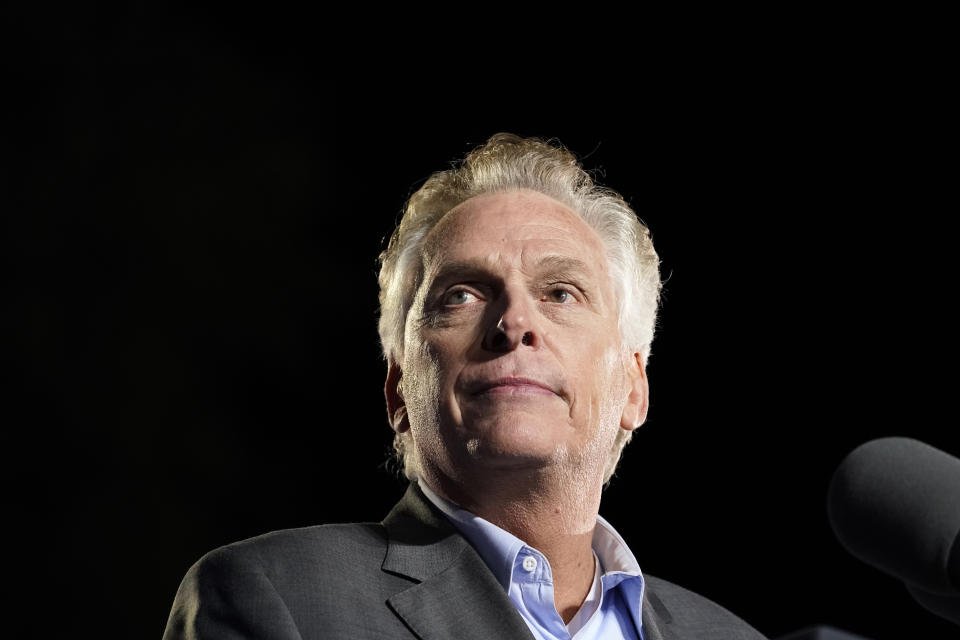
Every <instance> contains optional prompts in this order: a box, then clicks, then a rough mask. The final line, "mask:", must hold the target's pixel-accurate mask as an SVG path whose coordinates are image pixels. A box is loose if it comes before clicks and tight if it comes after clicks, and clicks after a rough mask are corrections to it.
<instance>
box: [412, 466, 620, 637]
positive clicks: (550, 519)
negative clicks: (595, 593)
mask: <svg viewBox="0 0 960 640" xmlns="http://www.w3.org/2000/svg"><path fill="white" fill-rule="evenodd" d="M550 475H551V474H545V472H543V471H542V470H537V471H534V472H523V473H521V474H520V476H521V477H517V474H509V473H508V474H503V473H499V472H498V473H490V472H487V473H486V474H484V476H485V477H484V478H483V479H480V478H475V479H472V480H470V481H464V480H461V479H457V480H453V479H451V478H448V477H446V476H443V475H441V474H438V473H432V474H424V477H423V478H422V479H421V482H426V483H427V484H428V485H429V486H430V488H431V489H433V490H434V491H435V492H436V493H437V494H439V495H440V496H443V497H444V498H446V499H447V500H450V501H451V502H454V503H456V504H458V505H459V506H460V507H462V508H463V509H466V510H467V511H469V512H471V513H473V514H474V515H477V516H480V517H481V518H483V519H484V520H487V521H488V522H491V523H493V524H495V525H497V526H498V527H500V528H501V529H503V530H505V531H508V532H509V533H511V534H513V535H514V536H516V537H517V538H519V539H520V540H522V541H523V542H525V543H526V544H527V545H529V546H531V547H533V548H534V549H536V550H537V551H539V552H540V553H542V554H543V555H544V556H546V558H547V561H548V562H549V563H550V569H551V572H552V574H553V592H554V601H555V605H556V607H557V612H558V613H559V614H560V616H561V618H563V621H564V623H568V622H570V620H571V619H572V618H573V616H574V615H575V614H576V612H577V610H578V609H579V608H580V605H581V604H583V601H584V599H586V597H587V595H588V594H589V592H590V587H591V586H592V584H593V577H594V570H595V567H594V557H593V548H592V545H591V543H592V540H593V529H594V527H595V526H596V522H597V513H598V511H599V509H600V493H601V488H602V487H601V480H600V479H596V481H594V482H584V480H583V477H582V476H581V477H580V478H571V477H563V478H558V477H545V476H550ZM554 475H555V474H554ZM564 475H566V474H564ZM491 476H492V477H491Z"/></svg>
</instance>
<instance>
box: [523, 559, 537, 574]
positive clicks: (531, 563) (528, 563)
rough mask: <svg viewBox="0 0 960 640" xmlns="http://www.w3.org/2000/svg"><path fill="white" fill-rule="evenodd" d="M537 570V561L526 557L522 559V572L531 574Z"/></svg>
mask: <svg viewBox="0 0 960 640" xmlns="http://www.w3.org/2000/svg"><path fill="white" fill-rule="evenodd" d="M536 568H537V561H536V559H534V558H531V557H530V556H527V557H526V558H524V559H523V570H524V571H528V572H530V573H533V570H534V569H536Z"/></svg>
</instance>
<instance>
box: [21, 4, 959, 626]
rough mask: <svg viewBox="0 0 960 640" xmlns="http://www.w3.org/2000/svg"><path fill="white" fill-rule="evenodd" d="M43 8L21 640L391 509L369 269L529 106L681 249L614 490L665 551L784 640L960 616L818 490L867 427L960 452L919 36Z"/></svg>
mask: <svg viewBox="0 0 960 640" xmlns="http://www.w3.org/2000/svg"><path fill="white" fill-rule="evenodd" d="M16 17H17V18H18V20H15V21H14V25H15V26H16V27H17V28H18V29H19V30H20V33H21V35H23V36H25V38H23V41H22V45H17V46H15V47H10V52H9V53H10V55H9V56H8V58H7V59H8V61H9V62H12V64H11V66H10V69H9V73H8V74H7V79H8V89H12V93H10V94H8V95H12V96H15V99H13V100H11V101H10V105H9V106H11V107H12V111H10V112H9V114H10V115H9V117H8V118H7V121H8V125H9V126H7V127H5V131H4V136H5V145H4V146H5V148H6V149H7V151H8V153H7V154H5V155H6V156H7V166H6V169H7V172H6V176H5V182H6V184H5V186H6V189H7V195H8V197H9V202H10V206H9V207H8V208H7V211H6V212H5V213H4V215H3V219H4V222H3V224H4V227H5V232H4V235H3V254H4V258H5V260H6V261H7V263H8V264H7V266H8V269H7V270H8V272H10V273H12V275H13V276H14V278H13V285H12V286H11V287H9V288H8V289H7V294H6V295H5V296H4V297H5V299H6V300H5V302H6V308H7V310H8V311H6V312H5V313H4V323H5V324H6V325H7V326H8V329H9V331H8V335H9V336H10V337H11V338H12V339H11V341H10V346H9V349H8V350H7V354H8V356H7V358H6V360H7V361H8V363H10V364H11V365H12V367H11V371H12V373H13V380H12V381H11V384H10V385H9V386H8V388H9V389H10V390H12V391H13V396H14V399H13V401H12V402H11V403H10V404H9V405H8V406H9V407H10V410H9V415H10V417H11V419H10V421H9V422H8V426H7V429H6V430H5V435H6V436H7V442H8V446H7V447H6V448H5V449H6V456H7V457H8V464H7V465H6V468H7V469H8V470H12V472H11V481H10V482H9V483H8V487H10V489H11V499H10V501H9V503H10V504H11V505H12V506H13V507H15V510H14V513H15V514H17V515H16V517H15V519H13V520H12V521H10V522H8V531H9V532H11V533H13V534H14V536H15V538H16V540H17V542H16V543H15V546H12V547H11V549H12V553H11V554H10V556H11V559H12V561H13V564H12V566H13V567H15V569H11V571H15V572H16V573H15V577H16V585H17V587H18V588H17V591H18V593H19V594H20V595H21V596H22V602H21V603H20V607H21V608H20V612H19V614H15V615H14V618H15V620H17V621H19V622H21V623H23V624H24V627H25V629H26V630H32V631H24V632H22V633H24V634H25V636H26V635H30V634H31V633H33V634H36V635H37V636H38V637H57V636H73V637H76V636H82V635H90V636H96V637H159V635H160V634H161V632H162V630H163V627H164V624H165V621H166V616H167V612H168V610H169V606H170V603H171V602H172V599H173V596H174V593H175V591H176V588H177V585H178V583H179V581H180V579H181V577H182V576H183V574H184V572H185V571H186V570H187V569H188V568H189V566H190V565H191V564H192V563H193V562H194V561H196V560H197V559H198V558H199V557H200V556H201V555H202V554H203V553H205V552H206V551H208V550H210V549H212V548H214V547H216V546H218V545H222V544H225V543H228V542H231V541H234V540H237V539H241V538H244V537H249V536H253V535H256V534H259V533H262V532H265V531H268V530H272V529H277V528H283V527H295V526H304V525H311V524H316V523H321V522H336V521H355V520H379V519H380V518H382V517H383V515H385V513H386V512H387V510H388V509H389V507H390V506H391V505H392V504H393V502H394V501H395V500H396V499H397V498H398V497H399V496H400V495H401V493H402V492H403V482H401V481H399V480H398V479H396V478H395V477H394V476H393V475H391V473H390V472H388V471H387V470H386V469H385V468H384V462H385V460H386V458H387V452H388V450H389V446H390V442H391V437H390V436H391V433H390V431H389V428H388V426H387V424H386V420H385V410H384V408H383V401H382V392H381V389H382V386H381V385H382V379H383V376H384V372H385V367H384V364H383V362H382V360H381V357H380V354H379V349H378V343H377V333H376V296H377V287H376V278H375V274H376V264H375V257H376V255H377V253H378V252H379V250H380V249H381V247H382V240H383V238H384V237H385V236H387V235H388V234H389V233H390V231H391V230H392V227H393V224H394V222H395V220H396V217H397V215H398V214H399V212H400V210H401V208H402V206H403V203H404V200H405V198H406V196H407V195H408V194H409V193H410V192H411V191H412V190H414V189H415V188H417V187H418V186H419V185H420V184H421V183H422V181H423V180H424V179H425V178H426V177H427V176H428V175H429V174H430V172H432V171H434V170H438V169H443V168H445V167H446V166H447V165H448V162H449V161H450V160H452V159H454V158H457V157H460V156H462V155H463V154H464V153H465V152H466V151H468V150H469V149H470V148H471V147H472V146H474V145H476V144H479V143H481V142H483V141H484V140H485V139H486V138H487V137H488V136H489V135H490V134H492V133H494V132H497V131H503V130H506V131H513V132H516V133H519V134H524V135H538V136H544V137H553V136H555V137H558V138H559V139H560V140H561V141H562V142H563V143H564V144H566V145H567V146H568V147H570V148H571V149H572V150H574V151H575V152H577V153H578V154H579V155H580V156H581V157H582V158H583V162H584V164H585V166H587V167H588V168H590V169H592V170H594V171H596V172H597V176H598V179H599V180H600V181H601V182H602V183H604V184H607V185H609V186H611V187H613V188H615V189H617V190H619V191H620V192H621V193H623V194H624V195H625V196H626V198H627V199H628V200H629V201H630V202H631V203H632V204H633V206H634V208H635V209H636V210H637V211H638V213H639V214H640V216H641V217H642V218H643V219H644V220H645V221H646V222H647V223H648V224H649V225H650V227H651V229H652V231H653V237H654V241H655V243H656V246H657V248H658V250H659V252H660V255H661V258H662V261H663V263H662V268H663V275H664V277H665V279H666V285H665V289H664V296H663V307H662V312H661V315H660V327H659V332H658V337H657V338H656V340H655V342H654V348H653V351H654V353H653V357H652V359H651V361H650V366H649V378H650V381H651V387H652V408H651V411H650V417H649V421H648V424H647V425H646V426H645V427H643V429H642V430H640V431H639V432H638V433H637V434H636V437H635V439H634V443H633V444H632V445H631V446H630V447H629V448H628V450H627V452H626V455H625V459H624V462H623V464H622V466H621V470H620V471H619V473H618V477H617V478H616V479H615V481H614V483H613V484H612V486H611V487H610V489H609V490H608V491H607V493H606V497H605V499H604V504H603V508H602V513H603V514H604V515H605V516H606V517H607V518H608V519H609V520H611V521H612V522H613V523H614V524H615V526H617V527H618V529H619V530H620V532H621V533H622V534H623V535H624V536H625V537H626V539H627V540H628V541H629V542H630V544H631V546H632V548H633V549H634V551H635V552H636V554H637V556H638V558H639V560H640V563H641V566H642V567H643V569H644V570H645V571H647V572H649V573H651V574H655V575H659V576H662V577H664V578H667V579H670V580H673V581H676V582H678V583H680V584H682V585H684V586H686V587H688V588H691V589H693V590H695V591H699V592H701V593H703V594H705V595H707V596H709V597H711V598H714V599H715V600H717V601H718V602H720V603H721V604H723V605H725V606H727V607H728V608H730V609H732V610H733V611H735V612H736V613H738V614H740V615H741V616H742V617H744V618H745V619H747V620H748V621H750V622H751V623H753V624H754V625H755V626H756V627H757V628H759V629H760V630H761V631H763V632H764V633H766V634H768V635H770V636H776V635H779V634H782V633H786V632H788V631H791V630H794V629H797V628H800V627H802V626H806V625H809V624H814V623H830V624H833V625H836V626H839V627H842V628H846V629H848V630H850V631H854V632H858V633H862V634H864V635H867V636H871V637H874V638H877V639H878V640H883V639H892V638H902V637H923V638H928V639H933V638H947V637H954V636H955V634H956V627H951V626H950V625H948V624H946V623H941V622H939V621H938V620H937V619H936V618H934V617H933V616H932V615H929V614H927V613H926V612H925V611H923V610H922V609H921V608H920V607H919V606H918V605H916V604H915V603H914V602H913V601H912V600H911V599H910V598H909V596H908V595H907V594H906V592H905V590H904V589H903V587H902V586H901V585H900V584H899V583H898V582H897V581H896V580H894V579H892V578H888V577H886V576H884V575H883V574H881V573H879V572H877V571H875V570H873V569H870V568H868V567H866V566H865V565H862V564H860V563H859V562H857V561H856V560H854V559H852V558H850V557H848V556H847V555H846V553H845V552H844V551H843V550H842V549H841V548H840V547H839V545H838V544H837V543H836V542H835V540H834V539H833V537H832V534H831V532H830V530H829V527H828V524H827V521H826V514H825V491H826V487H827V483H828V481H829V478H830V474H831V472H832V470H833V469H834V468H835V467H836V465H837V464H838V463H839V461H840V460H841V459H842V457H843V456H844V455H845V454H846V453H847V452H849V451H850V450H851V449H852V448H853V447H855V446H856V445H857V444H859V443H861V442H864V441H866V440H868V439H871V438H875V437H880V436H886V435H906V436H912V437H916V438H919V439H922V440H924V441H926V442H929V443H930V444H933V445H934V446H937V447H940V448H942V449H944V450H947V451H949V452H951V453H953V454H955V455H957V454H960V438H958V437H957V435H955V431H954V428H951V427H949V424H951V423H952V422H953V421H952V420H951V419H950V418H949V415H951V413H952V411H949V409H951V408H952V407H950V406H949V405H948V399H947V398H948V397H949V395H950V392H951V391H952V387H953V385H954V382H955V380H956V375H955V373H954V372H953V369H954V367H953V365H952V363H953V362H955V361H956V355H957V353H956V351H957V350H956V340H955V337H954V336H955V333H954V331H953V328H954V327H955V319H954V316H953V313H954V312H950V311H949V308H951V307H950V306H949V300H950V298H951V297H952V295H951V294H950V291H955V289H956V287H955V284H954V275H955V269H954V266H953V262H952V260H951V259H950V253H951V252H950V249H952V246H953V239H952V237H950V236H949V235H948V234H947V233H946V232H945V230H944V227H943V226H941V222H940V220H941V218H942V216H943V215H944V214H945V213H947V211H945V209H946V207H945V205H942V204H941V201H940V192H941V191H942V190H943V188H944V182H945V169H944V168H943V166H942V165H940V164H939V160H940V155H941V153H942V152H941V149H940V148H941V145H942V144H943V143H942V142H941V140H940V138H939V136H940V131H941V128H942V127H943V126H944V125H945V124H946V120H947V119H946V114H947V112H948V109H947V108H946V105H945V104H944V103H943V95H942V94H941V93H940V92H941V88H940V85H939V84H938V83H937V82H936V81H935V75H936V73H935V71H934V70H932V69H930V68H929V67H926V66H923V65H918V64H915V63H916V61H917V58H915V57H914V58H905V57H904V56H905V50H904V47H902V46H901V45H900V44H898V43H897V42H896V41H895V39H894V40H892V41H887V42H883V41H878V42H867V43H866V44H864V45H863V48H860V45H854V44H850V45H845V44H838V42H833V41H831V40H830V39H829V38H827V41H826V42H825V41H823V40H818V39H816V38H807V37H806V36H803V35H801V36H798V37H796V38H795V39H791V40H790V44H789V45H787V46H778V42H777V40H778V37H779V36H778V35H777V34H771V35H770V36H769V37H766V38H763V37H758V38H757V39H756V40H752V41H751V43H749V44H745V43H743V42H742V41H738V40H737V39H735V38H731V39H729V40H725V39H723V38H718V39H715V40H711V41H707V42H702V41H700V40H699V39H698V38H697V37H693V36H691V37H688V38H685V37H684V29H683V28H681V27H678V26H677V25H676V24H674V25H673V27H672V31H671V33H672V34H673V35H676V36H678V37H677V39H672V38H671V37H665V38H662V39H659V40H655V41H652V42H651V43H646V44H644V45H643V46H639V45H638V46H637V47H635V48H631V47H627V49H629V50H625V51H621V52H613V51H606V50H603V54H602V55H601V52H600V51H601V50H600V49H590V50H577V48H576V47H572V49H573V50H571V47H568V48H564V47H562V46H559V44H558V43H562V42H564V40H563V36H562V34H557V33H554V34H549V36H550V37H549V38H547V39H546V40H541V41H537V46H515V45H517V40H516V39H514V38H512V37H508V36H499V35H494V34H492V33H482V35H484V37H485V38H486V40H485V42H486V44H485V46H484V47H480V46H478V45H477V44H476V42H477V40H476V38H477V37H479V36H475V35H470V36H467V35H466V34H464V35H463V38H462V39H461V40H458V39H457V37H454V38H453V39H451V40H450V41H448V42H439V41H435V40H429V41H427V42H424V41H423V39H420V41H419V44H421V45H422V44H426V45H427V47H426V48H427V54H428V55H427V56H425V57H424V58H420V59H413V58H407V57H403V56H401V55H400V53H401V52H404V51H405V50H406V49H407V48H408V47H409V45H410V43H411V40H414V38H413V37H412V36H410V37H406V38H405V37H402V36H401V37H399V38H396V39H394V40H390V41H379V42H378V43H377V46H373V45H372V44H371V43H370V42H363V43H360V42H358V41H355V40H352V39H351V38H345V39H343V40H338V41H337V42H339V44H338V46H337V47H333V46H330V45H329V42H328V40H329V39H330V38H333V37H335V36H337V35H338V31H339V30H340V27H339V26H338V25H331V24H329V23H324V24H318V23H316V22H314V21H312V20H307V19H306V17H305V16H298V15H290V14H287V13H284V12H282V11H279V10H276V11H273V10H271V11H267V10H258V11H256V12H254V11H250V12H248V13H239V14H238V13H236V12H235V11H218V10H212V9H211V10H201V9H190V10H187V9H178V10H174V9H158V8H149V7H146V6H144V5H133V6H132V8H131V7H128V8H125V9H117V8H114V9H112V10H110V11H102V10H90V9H89V8H84V9H74V10H71V11H68V12H67V13H61V12H57V13H56V14H49V15H48V14H44V13H43V10H42V9H34V10H32V14H31V15H27V16H24V15H18V16H16ZM21 18H22V19H21ZM654 31H655V29H654ZM339 35H340V36H341V37H342V36H344V35H345V34H343V33H340V34H339ZM820 35H822V34H820ZM574 42H576V40H575V39H574ZM758 43H759V45H760V46H757V44H758ZM456 45H460V46H456ZM547 45H549V46H547ZM478 53H480V54H483V55H475V54H478ZM867 54H869V55H867ZM558 55H559V56H560V58H559V59H561V60H562V61H563V63H562V64H558V63H557V62H555V61H554V60H555V59H556V56H558ZM577 61H579V63H578V64H575V63H576V62H577ZM943 365H946V366H943ZM38 629H39V630H40V631H38ZM25 636H24V637H25Z"/></svg>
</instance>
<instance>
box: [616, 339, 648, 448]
mask: <svg viewBox="0 0 960 640" xmlns="http://www.w3.org/2000/svg"><path fill="white" fill-rule="evenodd" d="M627 377H628V378H629V380H630V389H629V393H628V394H627V403H626V404H625V405H624V407H623V413H622V414H621V415H620V428H622V429H626V430H627V431H633V430H634V429H636V428H637V427H639V426H640V425H642V424H643V423H644V422H645V421H646V419H647V409H648V408H649V406H650V386H649V385H648V384H647V370H646V367H644V365H643V357H642V356H641V355H640V354H639V353H634V354H632V356H631V358H630V361H629V362H628V363H627Z"/></svg>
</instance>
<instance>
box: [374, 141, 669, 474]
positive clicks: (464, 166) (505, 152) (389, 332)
mask: <svg viewBox="0 0 960 640" xmlns="http://www.w3.org/2000/svg"><path fill="white" fill-rule="evenodd" d="M517 189H530V190H533V191H537V192H539V193H542V194H544V195H546V196H549V197H551V198H553V199H554V200H557V201H559V202H561V203H563V204H564V205H566V206H567V207H568V208H569V209H570V210H571V211H573V212H574V213H576V214H577V215H579V216H580V218H582V219H583V220H584V222H586V223H587V224H588V225H589V226H590V227H591V228H592V229H593V230H594V231H596V232H597V235H599V236H600V239H601V240H602V242H603V245H604V247H605V249H606V254H607V260H608V262H609V265H610V277H611V280H612V283H613V288H614V293H615V295H616V297H617V312H618V320H619V326H620V334H621V337H622V339H623V343H624V347H625V348H626V349H630V350H632V351H635V352H637V353H639V354H640V355H641V358H642V360H643V363H644V364H645V363H646V361H647V358H648V357H649V355H650V343H651V342H652V341H653V332H654V325H655V324H656V315H657V304H658V301H659V296H660V268H659V264H660V261H659V258H658V257H657V253H656V251H655V250H654V248H653V242H652V241H651V239H650V231H649V229H647V227H646V226H645V225H644V224H643V223H641V222H640V220H639V219H638V218H637V215H636V214H635V213H634V212H633V210H632V209H631V208H630V206H629V205H628V204H627V203H626V202H625V201H624V199H623V197H622V196H620V194H618V193H617V192H615V191H613V190H611V189H607V188H605V187H601V186H599V185H597V184H595V183H594V182H593V179H592V178H591V177H590V175H589V174H588V173H587V172H586V171H584V170H583V168H582V167H581V166H580V163H579V162H577V159H576V157H575V156H574V155H573V154H572V153H571V152H570V151H568V150H567V149H565V148H564V147H563V146H562V145H560V144H559V142H557V141H555V140H551V141H544V140H541V139H538V138H521V137H519V136H516V135H513V134H510V133H498V134H496V135H494V136H492V137H491V138H490V139H489V140H487V142H486V143H484V144H483V145H481V146H479V147H477V148H476V149H474V150H473V151H471V152H470V153H469V154H467V156H466V158H464V159H463V161H462V162H460V163H458V164H456V165H454V167H453V168H452V169H449V170H447V171H438V172H436V173H434V174H433V175H431V176H430V177H429V178H428V179H427V181H426V182H425V183H424V185H423V186H422V187H420V189H418V190H417V191H416V192H415V193H414V194H413V195H412V196H410V199H409V200H408V201H407V205H406V208H405V210H404V213H403V217H402V218H401V220H400V224H399V225H397V228H396V230H394V232H393V235H392V236H391V237H390V242H389V243H388V244H387V248H386V249H385V250H384V251H383V252H382V253H381V254H380V264H381V268H380V276H379V281H380V323H379V331H380V341H381V343H382V345H383V354H384V357H385V358H386V359H387V360H388V361H390V362H395V363H401V362H403V354H404V331H405V328H406V326H405V325H406V318H407V313H408V312H409V310H410V306H411V305H412V304H413V298H414V296H415V294H416V291H417V289H418V288H419V286H420V283H421V280H422V278H423V274H424V264H423V259H422V255H423V252H422V250H423V244H424V241H425V240H426V237H427V235H428V234H429V233H430V230H431V229H433V227H434V225H436V224H437V223H438V222H439V221H440V220H441V219H442V218H443V217H444V216H445V215H446V214H447V213H448V212H449V211H450V210H451V209H453V208H454V207H456V206H457V205H459V204H460V203H462V202H464V201H466V200H469V199H470V198H472V197H474V196H478V195H481V194H487V193H499V192H505V191H514V190H517ZM631 435H632V432H631V431H627V430H623V429H621V430H619V431H618V435H617V439H616V443H615V446H614V450H613V451H612V452H611V456H610V459H609V461H608V463H607V466H606V469H605V470H604V482H605V483H606V482H608V481H609V480H610V478H611V477H612V476H613V472H614V470H615V469H616V466H617V463H618V461H619V460H620V454H621V453H622V451H623V448H624V447H625V446H626V444H627V442H629V441H630V437H631ZM407 437H409V432H407V433H406V434H399V433H398V434H397V436H396V438H395V439H394V448H395V450H396V453H397V457H398V459H399V460H400V461H401V462H402V464H403V465H404V472H405V474H406V475H407V477H409V478H411V479H412V478H415V477H416V475H417V470H416V469H415V468H414V467H415V465H416V462H415V460H413V459H412V458H414V456H409V455H405V449H406V448H407V446H408V443H407V442H406V438H407Z"/></svg>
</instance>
